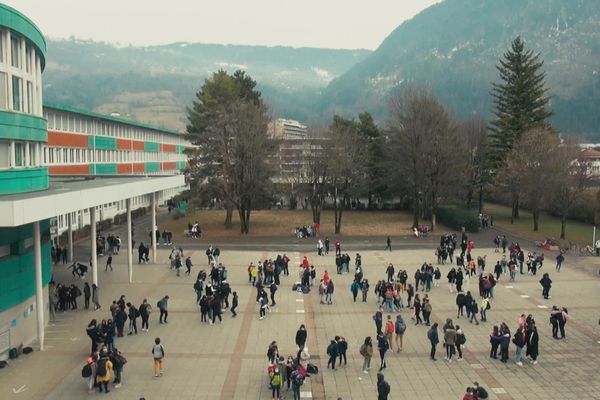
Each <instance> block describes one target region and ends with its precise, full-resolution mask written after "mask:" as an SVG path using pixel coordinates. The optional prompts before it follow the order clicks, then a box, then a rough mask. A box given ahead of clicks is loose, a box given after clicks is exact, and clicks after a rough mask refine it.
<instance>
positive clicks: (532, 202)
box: [498, 128, 559, 231]
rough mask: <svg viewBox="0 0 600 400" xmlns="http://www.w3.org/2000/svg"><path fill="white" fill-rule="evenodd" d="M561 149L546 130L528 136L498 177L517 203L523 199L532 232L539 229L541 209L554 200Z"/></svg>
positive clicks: (508, 158) (530, 133)
mask: <svg viewBox="0 0 600 400" xmlns="http://www.w3.org/2000/svg"><path fill="white" fill-rule="evenodd" d="M558 145H559V140H558V137H557V136H556V134H555V133H554V132H553V131H552V130H550V129H547V128H534V129H532V130H530V131H527V132H525V133H524V134H523V135H522V136H521V137H520V138H519V139H518V140H517V141H516V142H515V144H514V146H513V148H512V150H511V151H510V153H509V155H508V157H507V159H506V164H505V165H504V167H503V168H502V169H501V170H500V171H499V173H498V182H499V183H501V184H502V186H503V187H504V188H507V189H508V190H509V191H510V192H511V194H512V197H513V199H514V196H515V195H522V197H523V199H524V200H525V201H526V204H527V206H528V207H529V209H530V210H531V213H532V215H533V230H534V231H537V230H538V229H539V218H540V213H541V211H542V209H543V208H544V207H545V206H546V205H547V203H548V201H549V199H550V196H551V190H552V189H551V182H552V179H553V174H554V173H555V170H556V163H555V162H554V161H553V157H554V155H555V154H556V150H557V148H558Z"/></svg>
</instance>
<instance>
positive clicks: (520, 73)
mask: <svg viewBox="0 0 600 400" xmlns="http://www.w3.org/2000/svg"><path fill="white" fill-rule="evenodd" d="M543 65H544V61H543V60H542V59H541V58H540V53H537V54H534V53H533V51H532V50H526V49H525V44H524V43H523V41H522V40H521V37H520V36H517V38H516V39H515V40H513V42H512V43H511V48H510V49H509V50H508V51H507V52H506V53H504V56H503V58H502V59H500V63H499V64H498V65H497V66H496V68H497V69H498V72H499V73H500V80H501V82H500V83H492V92H491V95H492V97H493V99H494V115H495V116H496V118H495V119H494V120H493V121H492V123H491V134H490V152H489V157H490V159H489V164H490V167H491V169H492V170H497V169H498V168H500V167H502V165H503V164H504V162H505V161H506V158H507V156H508V153H509V152H510V151H511V149H512V148H513V144H514V143H515V142H516V141H517V140H519V139H520V138H521V136H522V135H523V134H524V133H525V132H528V131H530V130H532V129H534V128H549V127H550V126H549V123H548V122H547V119H548V118H549V117H550V116H551V115H552V111H550V110H548V109H547V106H548V103H549V101H550V97H548V96H547V91H548V89H547V88H546V87H545V78H546V74H545V73H544V72H543V71H542V70H541V68H542V66H543ZM518 217H519V195H518V193H517V194H515V195H514V196H513V198H512V218H518ZM512 218H511V221H512Z"/></svg>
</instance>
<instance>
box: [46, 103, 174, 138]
mask: <svg viewBox="0 0 600 400" xmlns="http://www.w3.org/2000/svg"><path fill="white" fill-rule="evenodd" d="M44 107H46V108H52V109H55V110H59V111H64V112H70V113H75V114H81V115H85V116H86V117H91V118H98V119H104V120H107V121H111V122H118V123H120V124H125V125H131V126H137V127H138V128H144V129H149V130H152V131H156V132H161V133H166V134H169V135H174V136H177V137H180V138H185V136H184V134H183V133H180V132H176V131H172V130H170V129H165V128H161V127H159V126H156V125H150V124H145V123H143V122H138V121H132V120H129V119H125V118H120V117H113V116H112V115H107V114H100V113H97V112H94V111H88V110H82V109H80V108H75V107H71V106H65V105H62V104H56V103H51V102H48V101H44Z"/></svg>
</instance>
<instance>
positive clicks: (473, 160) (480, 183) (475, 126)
mask: <svg viewBox="0 0 600 400" xmlns="http://www.w3.org/2000/svg"><path fill="white" fill-rule="evenodd" d="M458 132H459V142H461V143H464V145H465V147H466V148H465V150H466V155H467V157H466V161H467V163H466V164H467V165H466V166H465V167H466V170H465V174H466V178H467V179H466V181H465V182H466V183H467V188H466V189H467V193H466V200H465V205H466V206H467V207H471V206H472V205H473V200H474V198H475V196H477V202H478V208H479V212H480V213H481V212H483V188H484V184H485V183H486V182H487V180H488V179H489V174H488V165H487V161H488V155H487V152H488V148H489V143H488V128H487V124H486V122H485V121H484V120H482V119H481V118H476V117H471V118H467V119H466V120H463V121H460V122H459V128H458Z"/></svg>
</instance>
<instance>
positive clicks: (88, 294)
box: [83, 282, 92, 310]
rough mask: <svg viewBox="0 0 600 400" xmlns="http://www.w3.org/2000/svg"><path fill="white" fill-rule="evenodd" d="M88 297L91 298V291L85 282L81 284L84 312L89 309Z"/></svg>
mask: <svg viewBox="0 0 600 400" xmlns="http://www.w3.org/2000/svg"><path fill="white" fill-rule="evenodd" d="M90 297H92V289H91V288H90V284H89V283H87V282H85V283H84V284H83V300H84V302H85V303H84V305H85V309H86V310H87V309H89V308H90Z"/></svg>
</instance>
